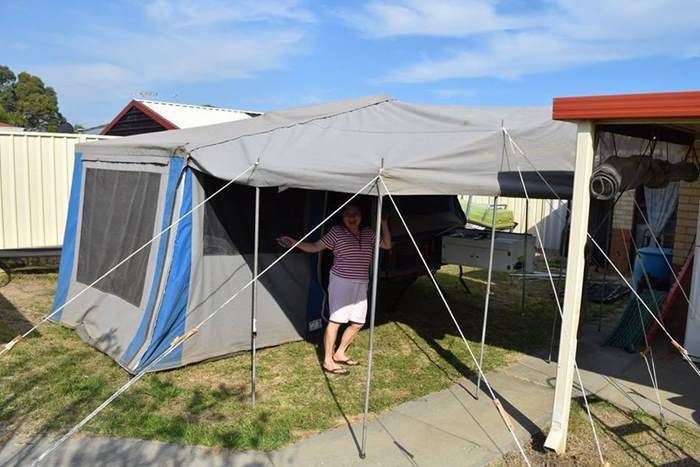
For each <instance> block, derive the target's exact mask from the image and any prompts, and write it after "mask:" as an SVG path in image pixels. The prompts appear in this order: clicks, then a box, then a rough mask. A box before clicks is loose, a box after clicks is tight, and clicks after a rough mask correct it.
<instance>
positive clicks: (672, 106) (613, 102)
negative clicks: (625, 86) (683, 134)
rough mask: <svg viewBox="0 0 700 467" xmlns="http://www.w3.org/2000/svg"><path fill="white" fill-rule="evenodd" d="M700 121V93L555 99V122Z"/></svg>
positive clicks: (553, 115) (661, 93) (686, 92)
mask: <svg viewBox="0 0 700 467" xmlns="http://www.w3.org/2000/svg"><path fill="white" fill-rule="evenodd" d="M688 117H690V118H700V91H683V92H657V93H649V94H617V95H610V96H586V97H555V98H554V102H553V106H552V118H553V119H554V120H605V119H619V120H634V119H659V118H664V119H673V118H688Z"/></svg>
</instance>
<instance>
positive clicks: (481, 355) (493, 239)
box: [476, 196, 498, 399]
mask: <svg viewBox="0 0 700 467" xmlns="http://www.w3.org/2000/svg"><path fill="white" fill-rule="evenodd" d="M497 204H498V196H494V197H493V215H492V216H491V247H490V249H489V272H488V276H487V278H486V297H485V298H484V323H483V325H482V326H481V351H480V352H479V368H483V365H484V343H485V342H486V322H487V321H488V319H489V299H490V298H491V273H492V272H493V249H494V246H495V245H496V207H497ZM480 387H481V373H479V374H478V376H477V380H476V398H477V399H478V398H479V388H480Z"/></svg>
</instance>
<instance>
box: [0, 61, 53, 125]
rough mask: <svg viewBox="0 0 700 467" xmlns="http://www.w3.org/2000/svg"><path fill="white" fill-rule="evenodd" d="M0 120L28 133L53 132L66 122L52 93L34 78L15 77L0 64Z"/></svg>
mask: <svg viewBox="0 0 700 467" xmlns="http://www.w3.org/2000/svg"><path fill="white" fill-rule="evenodd" d="M0 121H2V122H5V123H10V124H13V125H17V126H22V127H24V128H27V129H29V130H37V131H56V130H57V129H58V126H59V125H60V124H61V123H64V122H65V121H66V119H65V118H64V117H63V115H61V112H60V111H59V110H58V98H57V96H56V91H54V90H53V88H51V87H49V86H45V85H44V82H43V81H42V80H41V78H39V77H38V76H34V75H31V74H29V73H27V72H24V71H23V72H21V73H20V74H19V75H17V76H15V74H14V73H13V72H12V70H10V68H8V67H6V66H3V65H0Z"/></svg>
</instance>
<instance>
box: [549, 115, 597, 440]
mask: <svg viewBox="0 0 700 467" xmlns="http://www.w3.org/2000/svg"><path fill="white" fill-rule="evenodd" d="M594 131H595V127H594V125H593V122H591V121H583V122H579V124H578V130H577V138H576V164H575V171H574V193H573V200H572V205H571V208H572V215H571V231H570V232H569V255H568V258H567V263H566V284H565V290H564V309H563V314H564V316H563V318H562V323H561V331H560V334H559V342H560V344H559V357H558V360H557V380H556V387H555V390H554V407H553V408H552V424H551V428H550V430H549V435H548V436H547V439H546V441H545V443H544V446H545V447H546V448H548V449H551V450H553V451H556V452H557V453H562V452H564V451H565V450H566V436H567V431H568V428H569V411H570V409H571V392H572V389H573V380H574V360H575V357H576V346H577V340H576V335H577V331H578V322H579V315H580V311H581V298H582V293H583V280H584V274H585V272H584V270H585V247H586V242H587V235H588V211H589V207H590V190H589V183H590V179H591V174H592V172H593V154H594V152H593V137H594Z"/></svg>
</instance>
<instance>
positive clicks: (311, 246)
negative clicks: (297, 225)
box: [277, 235, 328, 253]
mask: <svg viewBox="0 0 700 467" xmlns="http://www.w3.org/2000/svg"><path fill="white" fill-rule="evenodd" d="M296 242H297V240H295V239H293V238H292V237H287V236H286V235H283V236H281V237H280V238H278V239H277V243H279V244H280V245H281V246H283V247H284V248H291V247H292V246H294V244H295V243H296ZM297 248H299V249H300V250H301V251H304V252H306V253H318V252H319V251H323V250H325V249H326V248H328V247H327V246H326V245H324V244H323V242H321V241H320V240H319V241H317V242H301V243H300V244H298V245H297Z"/></svg>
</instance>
